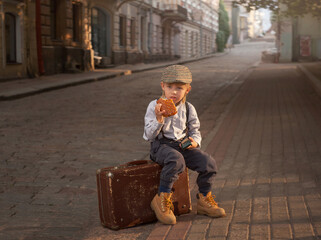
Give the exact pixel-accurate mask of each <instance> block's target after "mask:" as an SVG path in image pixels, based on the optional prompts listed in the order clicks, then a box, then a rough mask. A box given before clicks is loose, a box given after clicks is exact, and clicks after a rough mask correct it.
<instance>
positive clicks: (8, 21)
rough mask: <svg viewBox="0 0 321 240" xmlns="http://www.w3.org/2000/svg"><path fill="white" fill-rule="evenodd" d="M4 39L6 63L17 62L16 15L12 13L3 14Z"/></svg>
mask: <svg viewBox="0 0 321 240" xmlns="http://www.w3.org/2000/svg"><path fill="white" fill-rule="evenodd" d="M5 41H6V61H7V63H16V62H17V33H16V16H15V15H13V14H12V13H6V14H5Z"/></svg>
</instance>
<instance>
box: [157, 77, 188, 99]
mask: <svg viewBox="0 0 321 240" xmlns="http://www.w3.org/2000/svg"><path fill="white" fill-rule="evenodd" d="M161 87H162V89H163V91H164V93H165V97H166V98H167V99H172V100H173V102H174V103H175V104H177V103H178V102H179V101H181V100H182V99H183V98H184V96H185V95H186V94H187V93H188V92H189V91H190V90H191V89H192V88H191V85H189V84H185V83H164V82H161Z"/></svg>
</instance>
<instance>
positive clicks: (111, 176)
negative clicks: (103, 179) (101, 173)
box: [106, 172, 114, 178]
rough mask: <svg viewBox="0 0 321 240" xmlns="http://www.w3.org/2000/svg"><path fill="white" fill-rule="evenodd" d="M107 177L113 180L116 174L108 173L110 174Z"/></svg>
mask: <svg viewBox="0 0 321 240" xmlns="http://www.w3.org/2000/svg"><path fill="white" fill-rule="evenodd" d="M106 176H107V177H109V178H113V177H114V174H113V173H112V172H108V173H107V174H106Z"/></svg>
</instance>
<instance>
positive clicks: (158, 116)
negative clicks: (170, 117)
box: [155, 103, 165, 123]
mask: <svg viewBox="0 0 321 240" xmlns="http://www.w3.org/2000/svg"><path fill="white" fill-rule="evenodd" d="M161 106H162V104H161V103H159V104H156V106H155V114H156V119H157V121H158V122H159V123H163V122H164V116H163V114H164V113H165V110H163V111H161V110H160V109H161Z"/></svg>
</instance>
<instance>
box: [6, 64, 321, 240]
mask: <svg viewBox="0 0 321 240" xmlns="http://www.w3.org/2000/svg"><path fill="white" fill-rule="evenodd" d="M318 64H319V63H313V64H308V65H309V66H307V65H306V64H300V65H299V66H301V67H300V69H298V67H297V66H298V65H297V64H263V65H259V66H257V67H256V68H253V69H252V70H251V71H249V72H247V73H246V74H244V75H243V76H242V77H243V78H244V79H245V81H244V83H243V81H240V85H239V87H237V88H235V89H233V91H231V92H230V94H232V95H233V96H234V97H233V98H232V99H233V100H232V101H231V102H229V104H228V108H227V111H225V112H224V114H223V115H222V116H221V118H220V121H219V124H217V125H216V126H215V128H213V129H212V130H211V131H210V132H209V133H208V134H207V136H206V139H205V143H204V144H203V148H204V149H205V150H206V151H207V152H209V153H211V154H213V155H214V157H215V158H216V160H217V161H218V163H219V174H218V175H217V178H216V181H215V186H214V189H213V192H214V193H215V195H216V196H217V200H218V202H219V204H220V205H221V206H222V207H224V208H225V210H226V212H227V217H225V218H222V219H211V218H207V217H205V216H198V215H196V214H195V213H196V208H195V194H196V192H197V187H196V186H195V178H196V174H195V173H193V172H191V174H190V183H191V196H192V202H193V210H192V213H191V214H188V215H183V216H180V217H178V224H176V225H175V226H164V225H161V224H159V223H156V224H154V225H153V230H152V231H151V233H150V234H149V235H148V236H147V237H144V238H142V237H141V236H139V235H137V234H136V235H135V228H132V229H131V232H130V234H129V233H128V231H127V230H120V231H117V232H114V233H115V234H114V235H115V237H114V238H112V239H139V240H140V239H301V240H307V239H320V238H321V201H320V200H321V189H320V186H321V179H320V176H321V137H320V136H321V124H320V123H321V100H320V96H319V95H318V94H317V92H316V90H315V88H313V87H312V86H313V85H312V84H311V83H310V82H309V80H310V77H309V76H307V75H305V73H304V71H303V70H302V69H305V70H307V69H308V71H309V72H310V74H312V75H313V76H314V77H315V79H321V78H319V75H317V72H318V69H319V68H318V66H320V65H318ZM302 66H303V68H302ZM57 77H58V76H57ZM315 79H314V80H315ZM0 86H1V85H0ZM7 86H8V85H7ZM315 86H317V85H315ZM1 89H2V88H1ZM7 89H10V88H9V87H8V88H7ZM11 90H12V88H11ZM16 90H17V89H16ZM230 90H231V89H229V88H226V89H225V90H223V91H230ZM8 92H9V90H8ZM11 94H12V92H11ZM20 96H21V95H20ZM216 104H217V102H215V101H213V103H212V105H214V106H216ZM209 109H213V107H209ZM212 114H213V112H211V111H206V112H204V113H203V115H202V122H203V120H205V121H206V120H208V121H210V119H211V115H212ZM30 170H31V171H32V169H28V171H30ZM59 171H60V172H61V173H63V172H66V174H68V171H69V169H60V170H59ZM72 174H73V173H72ZM75 174H76V173H75ZM43 177H45V176H43ZM77 177H78V178H79V181H82V179H81V178H82V176H81V175H80V176H77ZM23 178H24V176H21V179H20V180H21V181H23ZM44 179H45V178H44ZM2 181H10V179H9V178H8V179H2ZM32 187H34V188H35V189H36V188H41V187H42V186H32ZM53 190H54V189H53ZM48 191H51V189H48ZM61 191H65V192H66V196H68V193H69V192H68V191H70V189H68V188H67V187H66V189H62V190H61ZM84 191H86V189H84ZM0 193H1V192H0ZM7 197H8V196H7ZM42 197H43V198H41V197H40V198H38V199H37V200H36V201H37V202H38V206H39V207H38V209H34V210H36V211H44V210H45V209H44V208H46V209H47V208H48V206H43V207H42V205H41V203H42V202H46V203H50V202H51V201H52V200H50V199H46V196H45V194H44V195H43V196H42ZM9 198H10V196H9ZM22 200H23V199H22ZM31 201H33V200H32V199H31ZM54 201H55V202H57V201H68V197H67V198H66V199H54ZM5 207H7V206H5ZM70 207H73V205H72V204H71V205H70ZM13 208H14V206H13ZM19 210H20V209H19ZM21 210H23V209H21ZM25 211H27V212H30V214H32V211H30V210H29V209H25ZM55 211H59V209H56V210H55ZM12 214H14V212H12ZM64 214H65V213H64V212H61V216H62V217H64V218H70V220H71V221H76V219H73V216H64ZM95 214H97V213H95ZM51 220H55V219H51V218H48V219H39V221H44V222H46V221H51ZM56 221H57V220H56ZM2 224H3V223H1V227H0V238H1V239H2V237H3V239H5V236H4V235H2V234H1V231H2V229H3V228H4V227H7V226H5V225H2ZM29 226H30V224H29ZM34 227H35V228H36V227H37V226H36V225H35V226H34ZM65 227H66V231H67V230H69V231H70V228H74V231H75V232H77V231H80V230H81V226H79V228H75V227H74V225H73V224H71V225H70V226H68V225H67V226H65ZM98 227H99V231H97V230H96V229H94V230H95V231H93V232H89V233H88V235H87V236H85V237H84V238H82V239H88V240H89V239H97V240H98V239H111V238H110V237H109V236H108V235H106V231H107V230H106V229H104V228H102V227H100V226H97V228H98ZM143 227H144V225H143V226H140V228H143ZM22 228H23V227H22ZM31 230H32V229H31V228H30V231H31ZM51 231H52V232H51V233H53V232H54V229H51ZM59 231H61V228H59ZM12 234H14V233H12ZM61 235H62V236H63V235H64V234H63V233H61V232H59V233H57V235H56V238H55V235H51V236H50V238H49V237H48V236H47V235H46V234H45V233H44V235H43V239H67V238H61V237H60V236H61ZM11 237H12V236H11ZM11 239H14V238H11ZM29 239H32V238H29Z"/></svg>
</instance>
